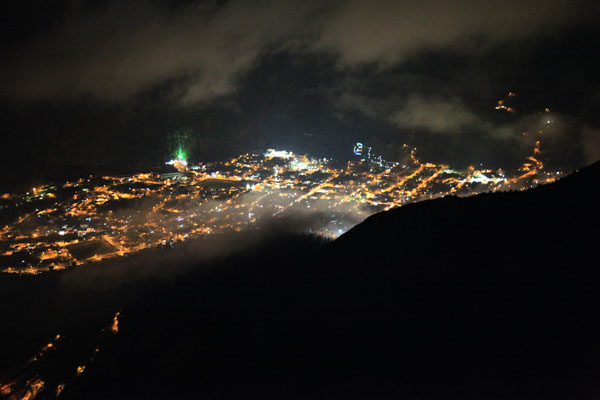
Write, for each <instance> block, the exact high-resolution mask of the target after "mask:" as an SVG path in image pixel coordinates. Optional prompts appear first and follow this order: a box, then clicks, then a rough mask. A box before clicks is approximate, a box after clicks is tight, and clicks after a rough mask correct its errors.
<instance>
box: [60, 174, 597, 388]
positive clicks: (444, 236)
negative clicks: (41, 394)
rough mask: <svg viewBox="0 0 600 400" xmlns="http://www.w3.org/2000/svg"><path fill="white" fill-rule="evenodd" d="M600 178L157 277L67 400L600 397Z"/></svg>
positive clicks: (445, 204) (285, 242)
mask: <svg viewBox="0 0 600 400" xmlns="http://www.w3.org/2000/svg"><path fill="white" fill-rule="evenodd" d="M599 169H600V166H599V165H598V164H596V165H593V166H591V167H589V168H586V169H582V170H581V171H580V172H579V173H577V174H575V175H573V176H571V177H568V178H565V179H564V180H562V181H560V182H557V183H555V184H552V185H549V186H546V187H541V188H538V189H535V190H531V191H527V192H520V193H499V194H490V195H481V196H477V197H472V198H462V199H461V198H452V197H450V198H444V199H440V200H435V201H429V202H423V203H418V204H414V205H410V206H407V207H403V208H401V209H397V210H391V211H389V212H386V213H382V214H378V215H375V216H373V217H371V218H369V219H367V220H366V221H365V222H363V223H362V224H360V225H359V226H357V227H356V228H355V229H353V230H351V231H350V232H348V233H347V234H346V235H344V236H342V237H341V238H340V239H338V240H337V241H335V242H334V243H332V244H331V245H328V246H325V248H322V249H319V244H318V243H317V244H315V243H312V244H311V242H310V239H309V238H299V237H286V236H281V237H277V238H275V239H273V238H271V239H269V241H267V242H266V243H265V244H264V245H262V246H259V247H256V248H254V249H253V250H251V251H245V252H242V253H240V254H238V255H235V256H231V257H229V258H227V259H225V260H222V261H219V262H218V263H213V264H214V265H213V267H214V268H208V269H207V268H202V269H201V271H202V272H195V273H189V274H187V275H185V276H180V277H176V278H173V279H170V280H169V281H168V282H163V283H161V284H156V283H155V284H153V285H154V286H153V287H152V290H151V291H146V294H145V295H140V296H139V297H138V298H137V299H134V300H131V301H129V302H128V303H127V304H126V305H125V306H124V307H123V309H122V322H121V331H120V333H119V335H118V336H116V337H115V338H114V340H113V341H111V342H110V343H108V344H107V345H106V347H105V348H104V349H103V350H102V352H101V353H100V354H99V355H98V357H97V360H96V361H95V363H94V364H93V365H91V366H90V368H88V370H86V372H85V373H84V374H82V375H81V376H80V377H79V378H78V379H77V380H75V381H74V382H73V383H72V384H69V386H67V388H66V389H65V390H64V392H63V394H62V395H61V397H63V398H68V399H83V398H86V399H90V398H93V399H106V398H111V399H121V398H136V399H153V398H156V399H159V398H160V399H164V398H180V399H182V398H184V399H188V398H189V399H192V398H193V399H196V398H232V399H238V398H261V399H265V398H278V399H281V398H285V399H293V398H303V399H304V398H311V399H313V398H323V399H331V398H344V399H352V398H364V399H374V398H410V399H458V398H460V399H506V398H511V399H542V398H543V399H548V398H552V399H578V398H590V399H591V398H597V396H598V395H599V394H600V386H598V378H599V376H600V342H599V340H600V339H599V338H600V290H599V288H600V271H599V270H598V261H597V260H598V257H597V248H596V246H597V245H596V242H597V239H596V238H597V237H598V233H599V230H600V228H599V227H600V224H599V222H600V221H599V217H598V211H597V204H599V202H598V200H599V198H598V190H597V187H598V183H599V182H600V180H599V177H600V173H599ZM131 286H132V289H131V290H137V289H136V288H135V285H131ZM107 295H108V294H107Z"/></svg>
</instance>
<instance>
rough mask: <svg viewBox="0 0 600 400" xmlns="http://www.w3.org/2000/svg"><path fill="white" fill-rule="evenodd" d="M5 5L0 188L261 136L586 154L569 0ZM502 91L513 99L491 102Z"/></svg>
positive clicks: (590, 93)
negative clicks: (539, 133)
mask: <svg viewBox="0 0 600 400" xmlns="http://www.w3.org/2000/svg"><path fill="white" fill-rule="evenodd" d="M51 3H52V4H50V3H47V4H42V5H40V4H38V2H28V1H20V2H13V4H12V5H10V6H6V5H4V6H2V8H3V9H2V12H0V15H1V18H2V21H1V23H0V30H1V35H0V37H1V38H2V39H1V40H2V46H1V60H2V61H1V62H0V137H1V139H0V140H1V143H0V156H1V157H0V159H1V161H0V163H1V164H0V166H1V167H2V168H3V171H4V173H3V175H4V178H3V181H2V184H1V185H0V186H2V187H1V188H2V189H13V188H18V187H19V186H20V185H21V186H25V187H26V186H27V185H30V184H32V183H36V182H43V181H45V180H51V179H63V178H70V177H74V176H77V175H83V174H87V173H103V172H117V173H118V172H120V173H127V172H130V171H140V170H148V169H149V168H151V167H153V166H155V165H159V164H162V163H163V162H164V161H165V160H167V159H169V158H170V157H171V156H172V152H173V148H174V143H175V142H176V141H177V140H183V141H184V143H185V146H186V147H187V150H188V154H189V157H190V159H191V161H209V160H220V159H223V158H224V157H227V156H232V155H236V154H239V153H245V152H249V151H255V150H262V149H265V148H268V147H275V148H285V149H287V150H290V151H294V152H298V153H304V152H309V153H310V154H312V155H315V156H333V157H337V158H339V159H344V158H348V157H350V156H351V149H352V144H353V143H354V142H356V141H362V142H365V143H367V144H369V145H370V146H372V147H373V149H374V151H375V152H376V153H379V154H382V155H383V156H384V157H385V158H386V159H389V160H394V159H399V158H400V157H402V150H401V147H402V144H404V143H407V144H409V145H411V146H416V147H417V148H418V149H419V152H418V155H419V157H420V158H421V159H422V160H426V161H428V160H431V161H434V162H445V163H448V164H450V165H452V166H455V167H458V168H461V167H465V166H468V165H470V164H475V163H477V164H479V163H483V165H485V166H490V167H503V168H510V167H512V166H515V165H518V164H519V163H520V162H521V161H522V159H523V157H524V156H525V155H527V154H529V153H530V152H531V147H532V145H533V141H534V139H533V137H532V135H525V136H524V135H523V132H524V131H527V132H530V131H533V130H535V129H536V127H537V126H539V124H541V123H542V118H547V115H544V114H540V112H541V111H543V110H544V109H545V108H546V107H548V108H550V109H551V113H550V118H552V121H553V124H552V127H551V128H550V129H548V130H547V132H546V133H545V135H546V136H545V137H544V138H542V158H543V159H544V161H545V162H546V165H547V166H548V167H549V168H557V169H560V168H564V169H573V168H576V167H579V166H582V165H586V164H589V163H591V162H593V161H595V160H597V159H599V158H600V114H599V113H598V109H599V108H600V77H599V76H600V74H599V72H600V51H599V50H598V49H600V29H599V28H598V25H597V20H598V18H597V17H598V15H600V6H599V5H598V3H597V2H592V1H588V2H584V1H555V0H545V1H536V0H534V1H520V0H519V1H516V0H504V1H485V2H482V1H477V0H462V1H452V2H451V1H436V0H419V1H412V0H410V1H392V0H389V1H388V0H373V1H359V0H353V1H327V2H323V1H311V0H303V1H249V0H247V1H243V0H240V1H197V2H189V1H132V2H89V1H65V2H60V1H57V2H51ZM510 91H512V92H515V93H517V96H516V97H515V98H514V108H515V110H516V112H515V113H505V112H499V111H496V110H494V106H495V105H496V102H497V101H498V100H499V99H502V98H504V97H506V95H507V93H508V92H510Z"/></svg>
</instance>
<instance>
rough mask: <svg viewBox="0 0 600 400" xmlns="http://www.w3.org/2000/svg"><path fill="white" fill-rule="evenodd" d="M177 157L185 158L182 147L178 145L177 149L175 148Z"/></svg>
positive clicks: (179, 158)
mask: <svg viewBox="0 0 600 400" xmlns="http://www.w3.org/2000/svg"><path fill="white" fill-rule="evenodd" d="M177 159H178V160H185V151H183V149H182V148H181V146H179V149H178V150H177Z"/></svg>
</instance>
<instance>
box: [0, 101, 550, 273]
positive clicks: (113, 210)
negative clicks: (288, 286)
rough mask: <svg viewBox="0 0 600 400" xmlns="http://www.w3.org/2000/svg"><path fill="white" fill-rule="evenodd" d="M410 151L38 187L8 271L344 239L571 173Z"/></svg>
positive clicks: (0, 253)
mask: <svg viewBox="0 0 600 400" xmlns="http://www.w3.org/2000/svg"><path fill="white" fill-rule="evenodd" d="M546 111H547V112H548V110H546ZM550 123H551V122H550V121H549V120H548V124H550ZM541 133H542V130H540V131H539V133H538V135H541ZM404 148H405V150H406V152H407V157H406V159H407V160H409V161H407V163H406V164H404V163H400V162H389V161H385V160H383V159H382V158H381V157H380V156H374V155H373V154H372V150H371V148H370V147H368V146H367V145H364V144H362V143H357V144H356V145H355V147H354V159H353V160H351V161H348V162H347V163H345V164H344V163H339V162H338V163H336V162H334V161H332V160H329V159H324V158H323V159H315V158H311V157H309V156H307V155H297V154H294V153H291V152H287V151H276V150H272V149H271V150H267V151H265V152H260V153H250V154H244V155H241V156H239V157H236V158H232V159H229V160H227V161H224V162H218V163H199V164H194V165H188V162H187V161H186V158H185V152H184V151H183V150H181V149H180V150H179V151H178V153H177V155H176V158H175V159H174V160H172V161H170V162H168V163H167V164H169V165H170V166H171V168H172V171H170V172H163V173H159V172H152V173H142V174H137V175H132V176H102V177H89V178H85V179H83V178H82V179H79V180H78V181H76V182H66V183H64V184H61V185H49V186H43V187H38V188H33V189H32V190H31V192H29V193H27V194H26V195H25V196H21V197H18V196H13V195H10V194H5V195H3V196H2V199H1V203H0V211H2V212H3V214H2V215H3V216H4V218H5V220H3V221H2V222H3V223H4V224H6V225H5V226H4V227H3V228H2V230H0V270H1V271H2V272H5V273H29V274H37V273H40V272H44V271H51V270H61V269H65V268H69V267H74V266H80V265H83V264H86V263H90V262H98V261H101V260H104V259H109V258H114V257H122V256H125V255H128V254H133V253H137V252H140V251H142V250H144V249H149V248H154V247H157V246H174V245H175V244H176V243H178V242H182V241H185V240H188V239H192V238H200V237H202V236H204V235H211V234H215V233H224V232H227V231H241V230H245V229H260V226H261V221H263V222H264V221H266V220H268V219H270V218H285V217H290V216H293V215H298V213H300V215H314V216H317V217H318V218H312V219H311V221H312V222H310V223H308V225H307V226H305V232H306V233H312V234H316V235H321V236H325V237H329V238H335V237H337V236H339V235H340V234H342V233H344V232H346V231H347V230H348V229H350V228H351V227H352V226H354V225H355V224H357V223H359V222H360V221H362V220H363V219H365V218H366V217H368V216H369V215H371V214H374V213H376V212H380V211H384V210H389V209H391V208H393V207H399V206H402V205H405V204H408V203H412V202H417V201H422V200H427V199H433V198H438V197H443V196H446V195H457V196H464V195H472V194H477V193H483V192H493V191H504V190H524V189H527V188H531V187H533V186H535V185H537V184H540V183H548V182H552V181H554V180H556V179H557V178H559V177H560V176H561V173H560V172H556V171H552V172H550V171H546V170H545V169H544V164H543V163H542V162H541V161H540V160H539V155H540V141H539V140H538V141H537V142H536V143H535V146H534V148H533V150H532V154H531V156H529V157H528V158H527V159H526V160H525V162H524V163H523V165H522V166H521V167H520V168H519V169H518V170H516V171H513V172H506V171H503V170H489V169H478V168H475V167H469V168H468V169H466V170H464V171H457V170H454V169H452V168H450V167H449V166H447V165H442V164H433V163H427V162H422V161H420V160H419V159H418V158H417V149H416V148H411V147H409V146H407V145H404ZM7 215H8V217H6V216H7ZM11 218H12V219H11ZM315 221H316V222H315Z"/></svg>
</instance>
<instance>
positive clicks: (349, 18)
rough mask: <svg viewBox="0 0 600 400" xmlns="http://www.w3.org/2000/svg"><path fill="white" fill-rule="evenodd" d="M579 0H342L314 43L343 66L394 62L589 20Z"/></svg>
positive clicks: (512, 38)
mask: <svg viewBox="0 0 600 400" xmlns="http://www.w3.org/2000/svg"><path fill="white" fill-rule="evenodd" d="M589 11H590V10H589V8H588V7H587V6H586V5H585V4H582V3H580V2H565V1H560V0H552V1H538V0H534V1H526V2H523V1H518V0H517V1H515V0H509V1H499V0H498V1H496V0H492V1H485V2H483V1H477V0H460V1H444V0H425V1H394V0H356V1H349V2H346V3H344V5H343V6H342V7H340V8H339V9H338V10H336V12H335V13H334V14H333V15H332V17H331V19H330V20H329V21H328V22H327V24H326V25H325V26H324V29H323V32H322V35H321V36H320V38H319V40H318V41H317V42H316V44H315V47H316V48H320V49H324V50H327V51H333V52H336V53H338V54H339V56H340V62H341V64H342V65H344V66H354V65H357V64H363V63H370V62H374V63H379V64H383V65H389V64H395V63H398V62H401V61H404V60H406V58H407V57H408V56H410V55H413V54H415V53H417V52H419V51H422V50H427V49H437V48H440V47H452V48H454V49H456V50H459V51H472V50H474V49H478V47H481V46H490V45H492V44H494V43H498V42H502V41H510V40H516V39H522V38H527V37H529V36H531V35H535V34H540V33H547V32H548V31H552V30H555V29H561V28H564V27H566V26H569V25H572V24H577V23H580V22H581V21H582V20H589V19H588V18H589Z"/></svg>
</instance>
